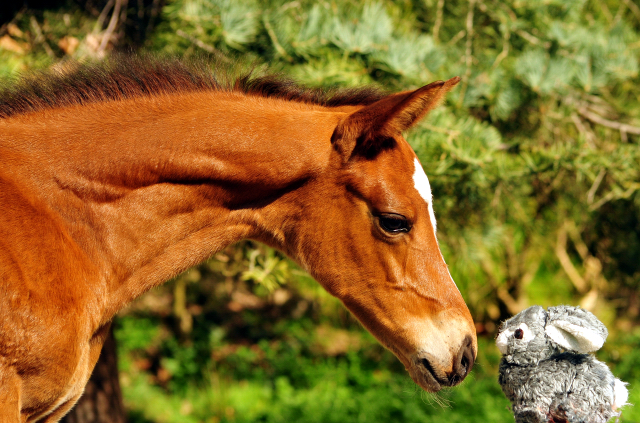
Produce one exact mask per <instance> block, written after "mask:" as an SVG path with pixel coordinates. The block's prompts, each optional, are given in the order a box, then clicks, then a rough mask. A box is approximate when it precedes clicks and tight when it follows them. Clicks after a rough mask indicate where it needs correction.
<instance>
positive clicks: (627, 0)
mask: <svg viewBox="0 0 640 423" xmlns="http://www.w3.org/2000/svg"><path fill="white" fill-rule="evenodd" d="M622 1H624V4H626V5H627V7H628V8H629V10H631V13H633V14H634V15H635V17H636V19H638V22H640V7H638V5H637V4H635V3H634V2H632V1H631V0H622Z"/></svg>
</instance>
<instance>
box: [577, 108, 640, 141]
mask: <svg viewBox="0 0 640 423" xmlns="http://www.w3.org/2000/svg"><path fill="white" fill-rule="evenodd" d="M578 113H580V114H581V115H582V116H584V117H585V118H587V119H589V120H590V121H591V122H594V123H597V124H599V125H602V126H606V127H607V128H611V129H615V130H618V131H620V136H621V137H622V138H623V140H626V139H627V134H633V135H640V127H637V126H633V125H629V124H626V123H620V122H615V121H612V120H609V119H605V118H603V117H602V116H600V115H598V114H595V113H593V112H591V111H589V110H587V108H586V107H584V106H583V107H580V108H579V109H578Z"/></svg>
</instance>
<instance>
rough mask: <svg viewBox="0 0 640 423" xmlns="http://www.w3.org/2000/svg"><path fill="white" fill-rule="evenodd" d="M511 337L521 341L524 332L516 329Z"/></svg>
mask: <svg viewBox="0 0 640 423" xmlns="http://www.w3.org/2000/svg"><path fill="white" fill-rule="evenodd" d="M513 336H514V338H516V339H522V338H523V337H524V331H523V330H522V329H516V330H515V332H513Z"/></svg>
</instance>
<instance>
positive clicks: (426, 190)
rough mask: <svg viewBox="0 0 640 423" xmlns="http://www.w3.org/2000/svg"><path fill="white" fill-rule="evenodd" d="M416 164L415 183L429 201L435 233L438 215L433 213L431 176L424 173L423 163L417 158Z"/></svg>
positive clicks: (425, 199) (419, 191)
mask: <svg viewBox="0 0 640 423" xmlns="http://www.w3.org/2000/svg"><path fill="white" fill-rule="evenodd" d="M413 164H414V166H415V171H414V173H413V184H414V186H415V187H416V189H417V190H418V193H419V194H420V196H421V197H422V198H424V201H426V202H427V206H428V207H429V219H430V220H431V226H433V233H434V234H435V233H436V215H435V214H434V213H433V195H432V194H431V184H429V178H427V174H426V173H424V169H422V165H421V164H420V162H419V161H418V158H416V159H415V160H414V162H413Z"/></svg>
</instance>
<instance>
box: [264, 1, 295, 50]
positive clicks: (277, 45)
mask: <svg viewBox="0 0 640 423" xmlns="http://www.w3.org/2000/svg"><path fill="white" fill-rule="evenodd" d="M262 22H263V23H264V28H265V29H266V30H267V34H269V38H271V42H272V43H273V46H274V47H275V49H276V51H277V52H278V54H280V56H282V57H284V58H285V59H287V60H288V61H290V62H291V61H292V60H293V59H292V58H291V56H289V53H287V51H286V50H285V49H284V47H282V45H281V44H280V42H279V41H278V37H277V36H276V33H275V31H274V30H273V27H272V26H271V22H269V18H268V17H267V14H266V13H265V14H264V16H263V18H262Z"/></svg>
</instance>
